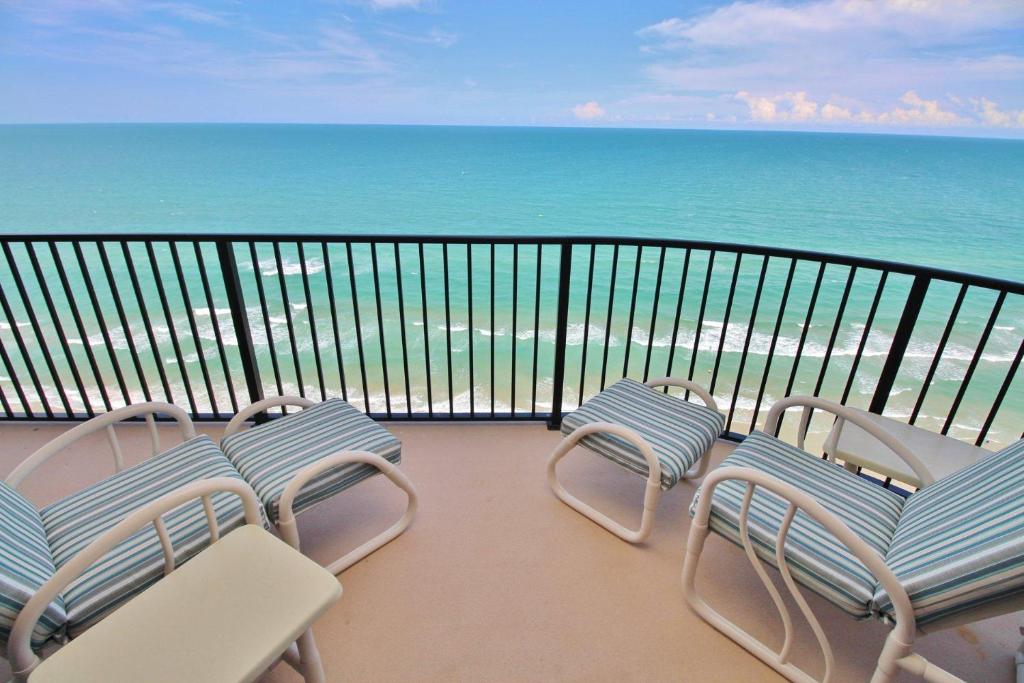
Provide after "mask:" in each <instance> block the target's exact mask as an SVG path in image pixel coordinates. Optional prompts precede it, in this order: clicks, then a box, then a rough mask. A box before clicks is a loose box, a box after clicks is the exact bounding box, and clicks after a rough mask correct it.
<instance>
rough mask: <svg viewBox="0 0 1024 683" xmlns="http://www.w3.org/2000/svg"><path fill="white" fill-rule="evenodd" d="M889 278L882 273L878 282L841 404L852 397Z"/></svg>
mask: <svg viewBox="0 0 1024 683" xmlns="http://www.w3.org/2000/svg"><path fill="white" fill-rule="evenodd" d="M888 278H889V271H885V270H883V271H882V276H881V277H880V278H879V280H878V286H877V287H876V288H875V296H874V298H873V299H872V300H871V308H870V309H869V310H868V317H867V318H866V319H865V320H864V333H863V334H862V335H861V337H860V342H858V344H857V351H856V353H854V354H853V362H852V363H850V374H849V376H848V377H847V378H846V387H845V388H844V389H843V397H842V398H841V399H840V400H839V402H840V403H842V404H845V403H846V399H848V398H849V397H850V391H851V390H852V389H853V380H854V379H855V378H856V376H857V368H858V367H859V366H860V361H861V358H862V357H863V356H864V349H865V347H866V346H867V343H868V337H869V336H871V327H872V326H873V325H874V323H875V314H877V313H878V305H879V304H880V303H881V301H882V294H883V293H884V292H885V283H886V280H888Z"/></svg>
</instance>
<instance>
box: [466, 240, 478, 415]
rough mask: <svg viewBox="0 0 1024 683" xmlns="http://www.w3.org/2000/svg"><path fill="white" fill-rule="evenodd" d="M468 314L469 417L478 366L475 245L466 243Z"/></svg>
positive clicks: (474, 397)
mask: <svg viewBox="0 0 1024 683" xmlns="http://www.w3.org/2000/svg"><path fill="white" fill-rule="evenodd" d="M466 315H467V316H468V318H469V319H468V321H467V325H466V326H467V327H468V328H469V329H468V330H467V332H468V333H469V341H468V344H469V417H470V419H472V418H473V417H475V416H476V368H474V367H473V331H474V330H473V245H472V244H467V245H466Z"/></svg>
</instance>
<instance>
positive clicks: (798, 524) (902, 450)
mask: <svg viewBox="0 0 1024 683" xmlns="http://www.w3.org/2000/svg"><path fill="white" fill-rule="evenodd" d="M793 406H804V415H805V418H804V420H805V421H806V419H807V415H808V414H809V411H810V410H814V409H817V410H823V411H826V412H829V413H832V414H833V415H835V416H836V417H837V418H838V419H840V420H845V421H846V422H848V423H850V424H855V425H857V427H859V428H860V429H862V430H864V431H865V432H867V433H868V434H870V435H871V436H872V437H874V438H875V439H877V440H878V441H880V442H882V444H884V445H885V446H886V447H887V448H888V449H890V450H891V451H892V452H893V453H895V454H896V455H898V456H899V457H900V458H901V459H902V460H903V462H904V463H906V466H907V467H909V469H910V470H912V471H913V472H914V474H915V476H917V477H918V478H919V479H920V481H921V482H923V483H924V487H923V488H921V489H920V490H919V491H918V492H916V493H914V494H912V495H911V496H910V497H909V498H906V499H905V498H903V497H902V496H900V495H898V494H897V493H895V492H893V491H890V490H888V489H886V488H884V487H882V486H879V485H876V484H873V483H870V482H869V481H867V480H866V479H864V478H861V477H859V476H857V475H856V474H853V473H851V472H849V471H847V470H845V469H843V468H842V467H840V466H839V465H836V464H834V463H832V462H829V461H827V460H822V459H820V458H818V457H815V456H813V455H810V454H809V453H807V452H805V451H804V450H802V446H803V444H802V440H801V442H800V443H798V446H799V447H794V446H792V445H789V444H787V443H785V442H783V441H780V440H779V439H777V438H776V437H774V436H771V434H774V433H776V432H777V429H778V424H779V419H780V417H781V416H782V414H783V412H784V411H785V410H786V409H787V408H790V407H793ZM800 433H803V430H800ZM690 513H691V515H692V516H693V522H692V524H691V527H690V534H689V539H688V541H687V547H686V559H685V562H684V565H683V573H682V581H683V592H684V594H685V596H686V601H687V603H688V605H689V606H690V608H691V609H693V610H694V611H695V612H696V613H697V614H698V615H699V616H700V617H702V618H703V619H704V620H705V621H707V622H708V623H710V624H711V625H712V626H714V627H715V628H717V629H718V630H719V631H721V632H722V633H724V634H725V635H727V636H729V637H730V638H732V639H733V640H734V641H736V642H737V643H738V644H739V645H741V646H742V647H744V648H745V649H747V650H748V651H750V652H751V653H752V654H754V655H755V656H756V657H758V658H759V659H761V660H762V661H763V662H765V663H766V664H767V665H769V666H770V667H772V668H773V669H775V670H776V671H778V672H779V673H780V674H782V675H784V676H786V677H787V678H788V679H790V680H793V681H813V680H818V679H815V678H813V677H812V676H811V675H809V674H808V673H806V672H805V671H803V670H802V669H800V668H798V667H797V666H795V665H794V664H793V663H792V662H791V661H790V652H791V647H792V642H793V627H792V618H791V616H790V614H789V611H788V608H787V607H786V603H785V602H784V601H783V598H782V596H781V595H780V594H779V592H778V590H776V588H775V585H774V584H773V583H772V581H771V580H770V578H769V577H768V574H767V572H766V570H765V568H764V566H763V565H762V562H760V561H758V560H759V559H760V560H761V561H763V562H764V563H767V564H769V565H771V566H773V567H775V568H776V569H778V571H779V573H780V574H781V577H782V581H783V583H784V584H785V586H786V587H787V589H788V590H789V592H790V594H791V595H792V598H793V601H794V602H795V603H796V604H797V606H798V607H799V609H800V612H801V613H802V614H803V616H804V618H805V619H806V620H807V622H808V624H809V625H810V627H811V630H812V631H813V632H814V635H815V637H816V638H817V640H818V644H819V646H820V647H821V650H822V653H823V655H824V659H825V665H824V675H823V677H822V678H821V679H820V680H825V681H827V680H829V678H830V676H831V675H832V672H833V668H834V667H833V653H832V649H831V646H830V644H829V642H828V639H827V637H826V636H825V633H824V631H823V630H822V628H821V626H820V624H819V623H818V621H817V619H816V618H815V616H814V614H813V612H812V611H811V609H810V607H809V606H808V604H807V601H806V600H805V598H804V597H803V595H802V594H801V592H800V590H799V588H798V585H800V586H804V587H805V588H807V589H809V590H811V591H813V592H815V593H817V594H818V595H820V596H821V597H823V598H824V599H825V600H827V601H829V602H831V603H832V604H834V605H835V606H837V607H839V608H840V609H841V610H843V611H844V612H846V613H847V614H849V615H850V616H851V617H854V618H856V619H868V618H877V619H880V620H882V621H883V622H885V623H887V624H890V625H891V626H892V631H891V632H890V634H889V636H888V637H887V639H886V642H885V645H884V647H883V648H882V651H881V653H880V655H879V657H878V662H877V667H876V669H875V671H874V674H873V677H872V681H873V682H874V683H883V682H885V681H891V680H893V678H894V677H895V676H896V675H897V673H898V672H899V671H900V670H905V671H908V672H910V673H912V674H916V675H918V676H920V677H922V678H924V679H925V680H929V681H947V682H948V681H957V680H959V679H958V678H956V677H955V676H953V675H952V674H950V673H948V672H946V671H944V670H943V669H941V668H939V667H937V666H936V665H934V664H932V663H931V662H929V661H928V660H926V659H924V658H923V657H921V656H920V655H918V654H916V653H915V652H914V642H915V639H916V638H917V637H918V636H919V635H923V634H926V633H931V632H934V631H938V630H941V629H946V628H950V627H954V626H959V625H963V624H967V623H971V622H974V621H978V620H981V619H986V618H989V617H993V616H997V615H1000V614H1006V613H1009V612H1014V611H1017V610H1020V609H1021V608H1024V440H1021V441H1018V442H1017V443H1015V444H1013V445H1011V446H1009V447H1007V448H1005V449H1003V450H1002V451H1000V452H999V453H995V454H993V455H991V456H989V457H986V458H984V459H982V460H980V461H978V462H976V463H974V464H973V465H970V466H968V467H967V468H964V469H962V470H960V471H959V472H956V473H954V474H952V475H949V476H947V477H944V478H942V479H939V480H937V481H936V480H934V478H933V477H932V476H931V474H930V473H929V472H928V471H927V469H926V468H925V467H924V466H923V465H922V463H921V460H920V459H919V458H918V457H916V455H915V454H914V453H912V452H911V451H910V450H909V449H908V448H907V446H906V445H905V444H903V443H902V442H900V441H899V440H898V439H896V438H895V437H894V436H893V435H892V434H891V433H890V432H888V431H887V430H885V429H884V428H882V427H880V426H879V425H878V424H877V423H876V422H874V421H872V420H865V419H863V417H862V416H860V415H859V414H858V413H857V411H853V410H850V409H848V408H846V407H844V406H841V405H839V404H835V403H832V402H830V401H825V400H823V399H820V398H813V397H802V396H794V397H790V398H786V399H783V400H781V401H778V402H777V403H776V404H775V405H774V406H772V408H771V410H770V411H769V413H768V417H767V419H766V423H765V432H753V433H752V434H751V435H750V436H748V437H747V439H746V440H745V441H744V442H743V443H741V444H740V445H739V446H737V447H736V449H735V450H734V451H733V452H732V454H730V455H729V456H728V457H727V458H726V459H725V460H724V461H723V462H722V464H721V465H720V466H719V467H718V468H716V469H715V470H714V471H713V472H711V473H710V474H708V476H707V477H706V478H705V480H704V482H703V484H702V486H701V488H700V490H699V491H698V494H697V496H696V497H695V499H694V502H693V504H692V505H691V508H690ZM711 531H714V532H715V533H717V534H719V535H721V536H723V537H724V538H726V539H728V540H730V541H731V542H733V543H735V544H737V545H740V546H742V547H743V549H744V551H745V553H746V555H747V557H748V558H749V559H750V561H751V563H752V564H753V565H754V568H755V570H756V571H757V574H758V575H759V577H760V578H761V581H762V582H763V583H764V585H765V588H766V589H767V590H768V592H769V594H770V595H771V598H772V600H773V602H774V603H775V606H776V608H777V609H778V610H779V614H780V617H781V619H782V623H783V631H784V637H783V642H782V645H781V647H780V648H779V649H778V650H776V649H773V648H772V647H771V646H769V645H768V644H767V643H764V642H761V641H760V640H758V639H756V638H754V637H753V636H752V635H750V634H749V633H748V632H746V631H744V630H743V629H742V628H740V627H739V626H737V625H736V624H735V623H733V622H732V621H730V620H728V619H726V618H725V617H723V616H722V615H721V614H719V613H718V612H716V611H715V610H714V609H713V608H712V607H711V606H710V605H708V604H707V602H705V600H704V599H703V598H702V597H701V596H700V594H699V593H698V592H697V590H696V586H695V577H696V573H697V567H698V564H699V562H700V557H701V553H702V551H703V549H704V544H705V541H706V540H707V537H708V534H709V532H711Z"/></svg>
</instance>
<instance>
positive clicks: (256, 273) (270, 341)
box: [221, 242, 284, 412]
mask: <svg viewBox="0 0 1024 683" xmlns="http://www.w3.org/2000/svg"><path fill="white" fill-rule="evenodd" d="M227 250H228V254H229V255H230V256H231V258H232V259H234V250H233V249H232V247H231V245H230V243H227ZM249 258H250V260H251V261H252V272H253V278H254V279H255V280H256V296H257V298H258V299H259V303H260V314H261V315H262V316H263V329H264V330H265V331H266V335H267V352H268V353H269V354H270V366H271V368H273V370H274V384H275V385H276V386H277V395H278V396H283V395H284V383H283V382H282V381H281V365H280V363H279V362H278V360H277V345H276V344H275V343H274V328H273V326H272V325H271V322H270V311H269V309H268V308H267V294H266V291H265V289H264V287H263V271H262V270H260V259H259V254H258V253H257V252H256V243H255V242H249ZM221 259H222V263H223V256H221ZM232 265H234V262H233V261H232ZM222 268H223V265H222ZM233 272H235V273H237V272H238V268H237V266H236V267H235V268H234V270H233ZM238 291H239V292H241V291H242V288H241V286H239V288H238ZM239 296H241V295H239ZM241 310H242V311H243V313H244V312H245V307H244V302H243V304H242V309H241ZM232 314H233V313H232ZM254 357H255V356H254ZM250 391H252V389H250ZM281 411H282V412H284V408H283V407H282V408H281Z"/></svg>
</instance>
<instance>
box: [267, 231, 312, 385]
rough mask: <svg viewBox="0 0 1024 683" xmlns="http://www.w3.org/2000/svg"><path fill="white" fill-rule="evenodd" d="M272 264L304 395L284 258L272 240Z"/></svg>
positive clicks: (299, 382) (289, 341)
mask: <svg viewBox="0 0 1024 683" xmlns="http://www.w3.org/2000/svg"><path fill="white" fill-rule="evenodd" d="M274 264H275V266H276V268H277V284H278V287H280V289H281V306H282V307H284V319H285V322H286V323H287V325H288V345H289V346H290V348H291V351H292V367H293V368H294V369H295V382H296V383H297V384H298V387H299V396H305V395H306V383H305V381H303V379H302V363H301V362H300V360H301V359H300V358H299V347H298V343H297V342H296V340H295V316H294V315H292V304H291V300H290V299H289V297H288V282H287V280H285V275H284V260H283V259H282V258H281V243H280V242H277V241H275V242H274Z"/></svg>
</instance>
